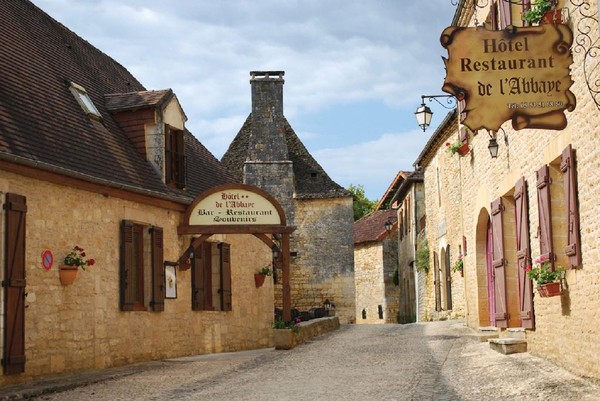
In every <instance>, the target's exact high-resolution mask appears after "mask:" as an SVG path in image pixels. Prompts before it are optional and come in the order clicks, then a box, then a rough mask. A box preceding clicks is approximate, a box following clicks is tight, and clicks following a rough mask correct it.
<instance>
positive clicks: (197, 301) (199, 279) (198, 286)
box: [192, 243, 205, 310]
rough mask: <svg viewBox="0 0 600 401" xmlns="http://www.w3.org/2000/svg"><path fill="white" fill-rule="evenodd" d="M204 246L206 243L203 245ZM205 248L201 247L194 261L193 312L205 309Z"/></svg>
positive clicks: (197, 250) (196, 252)
mask: <svg viewBox="0 0 600 401" xmlns="http://www.w3.org/2000/svg"><path fill="white" fill-rule="evenodd" d="M202 245H204V243H202ZM203 249H204V246H199V247H198V248H197V249H196V250H195V252H194V259H192V310H203V309H204V291H205V288H204V286H205V283H204V258H203V256H204V255H202V254H203Z"/></svg>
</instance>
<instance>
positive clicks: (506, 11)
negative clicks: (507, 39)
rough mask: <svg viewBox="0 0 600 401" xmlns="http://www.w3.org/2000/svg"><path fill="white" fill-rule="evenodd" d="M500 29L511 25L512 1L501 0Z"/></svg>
mask: <svg viewBox="0 0 600 401" xmlns="http://www.w3.org/2000/svg"><path fill="white" fill-rule="evenodd" d="M499 8H500V29H504V28H506V27H507V26H509V25H511V23H512V20H511V15H510V3H509V2H508V1H506V0H500V3H499Z"/></svg>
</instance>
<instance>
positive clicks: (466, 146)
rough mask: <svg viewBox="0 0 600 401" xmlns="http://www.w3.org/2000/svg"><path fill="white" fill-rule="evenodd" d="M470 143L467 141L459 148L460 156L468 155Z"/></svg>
mask: <svg viewBox="0 0 600 401" xmlns="http://www.w3.org/2000/svg"><path fill="white" fill-rule="evenodd" d="M469 150H470V149H469V144H468V143H467V142H465V143H463V144H462V145H461V146H460V147H459V148H458V150H457V152H458V154H459V155H460V156H466V155H467V154H468V153H469Z"/></svg>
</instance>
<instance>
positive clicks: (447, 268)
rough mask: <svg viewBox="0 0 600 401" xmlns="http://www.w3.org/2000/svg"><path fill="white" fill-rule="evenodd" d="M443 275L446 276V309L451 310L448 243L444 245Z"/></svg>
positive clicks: (450, 275)
mask: <svg viewBox="0 0 600 401" xmlns="http://www.w3.org/2000/svg"><path fill="white" fill-rule="evenodd" d="M444 262H445V263H444V265H445V273H446V274H445V276H446V309H447V310H452V270H451V267H450V245H446V260H445V261H444Z"/></svg>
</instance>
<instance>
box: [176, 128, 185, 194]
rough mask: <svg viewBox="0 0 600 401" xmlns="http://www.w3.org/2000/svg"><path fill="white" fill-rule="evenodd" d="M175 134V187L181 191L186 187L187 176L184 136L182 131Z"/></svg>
mask: <svg viewBox="0 0 600 401" xmlns="http://www.w3.org/2000/svg"><path fill="white" fill-rule="evenodd" d="M175 134H176V136H175V141H176V149H175V152H176V155H175V164H176V165H175V185H176V186H177V188H179V189H183V188H185V185H186V176H187V171H186V158H185V142H184V135H183V131H177V132H176V133H175Z"/></svg>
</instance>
